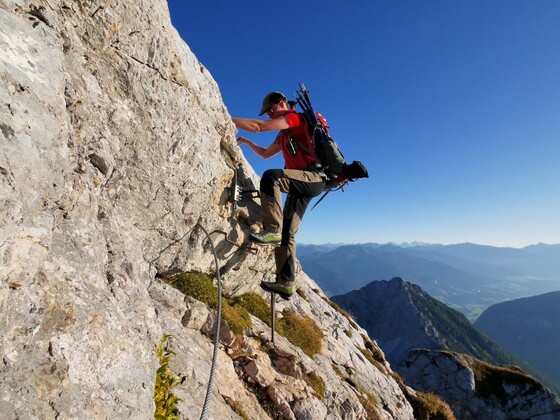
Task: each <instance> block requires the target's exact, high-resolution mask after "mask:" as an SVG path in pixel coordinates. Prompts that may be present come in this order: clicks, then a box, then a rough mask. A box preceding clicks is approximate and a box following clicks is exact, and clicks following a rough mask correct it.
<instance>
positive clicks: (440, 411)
mask: <svg viewBox="0 0 560 420" xmlns="http://www.w3.org/2000/svg"><path fill="white" fill-rule="evenodd" d="M410 403H411V405H412V409H413V411H414V418H415V419H429V420H456V417H455V414H453V410H451V407H449V405H448V404H447V403H446V402H445V401H443V400H442V399H441V398H439V397H438V396H437V395H435V394H431V393H425V392H419V391H416V398H415V399H414V400H412V401H410Z"/></svg>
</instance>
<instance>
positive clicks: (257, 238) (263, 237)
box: [250, 230, 282, 245]
mask: <svg viewBox="0 0 560 420" xmlns="http://www.w3.org/2000/svg"><path fill="white" fill-rule="evenodd" d="M250 237H251V240H252V241H253V242H258V243H259V244H267V245H268V244H270V245H274V244H279V243H280V242H281V241H282V234H280V233H274V232H267V231H266V230H263V231H261V232H259V233H251V235H250Z"/></svg>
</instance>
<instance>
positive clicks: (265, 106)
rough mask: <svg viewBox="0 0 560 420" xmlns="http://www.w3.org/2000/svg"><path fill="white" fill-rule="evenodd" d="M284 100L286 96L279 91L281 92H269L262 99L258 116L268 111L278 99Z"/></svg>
mask: <svg viewBox="0 0 560 420" xmlns="http://www.w3.org/2000/svg"><path fill="white" fill-rule="evenodd" d="M285 100H286V97H285V96H284V94H283V93H281V92H270V93H269V94H268V95H266V96H265V97H264V99H263V103H262V108H261V112H260V114H259V116H260V115H262V114H264V113H265V112H266V111H268V110H269V109H270V107H271V106H272V105H274V104H277V103H278V102H280V101H285Z"/></svg>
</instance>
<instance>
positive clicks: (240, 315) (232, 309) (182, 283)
mask: <svg viewBox="0 0 560 420" xmlns="http://www.w3.org/2000/svg"><path fill="white" fill-rule="evenodd" d="M165 281H166V282H167V283H169V284H170V285H171V286H173V287H175V288H176V289H177V290H179V291H180V292H182V293H184V294H185V295H188V296H192V297H193V298H195V299H196V300H199V301H201V302H203V303H205V304H206V305H208V307H209V308H211V309H214V310H216V309H218V289H217V288H216V286H214V284H213V283H212V280H211V279H210V277H209V276H208V275H207V274H204V273H198V272H191V273H181V274H178V275H176V276H173V277H170V278H168V279H165ZM222 316H223V319H224V321H225V322H226V323H227V324H228V326H229V327H230V328H231V330H232V331H233V333H234V334H236V335H241V334H243V333H244V332H245V328H246V327H250V326H252V322H251V317H250V315H249V313H248V312H247V310H245V309H244V308H243V307H241V306H239V305H236V304H235V303H234V304H233V305H232V304H231V303H230V302H229V301H228V300H227V299H225V298H224V299H223V300H222Z"/></svg>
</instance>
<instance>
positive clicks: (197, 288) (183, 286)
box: [165, 272, 218, 309]
mask: <svg viewBox="0 0 560 420" xmlns="http://www.w3.org/2000/svg"><path fill="white" fill-rule="evenodd" d="M165 281H166V282H167V283H169V284H170V285H171V286H173V287H175V288H176V289H177V290H179V291H180V292H182V293H184V294H185V295H188V296H192V297H193V298H195V299H196V300H199V301H201V302H203V303H205V304H206V305H208V306H209V307H210V308H212V309H217V308H218V289H217V288H216V287H215V286H214V284H212V280H211V279H210V277H208V275H207V274H204V273H198V272H191V273H181V274H177V275H176V276H173V277H170V278H168V279H166V280H165Z"/></svg>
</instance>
